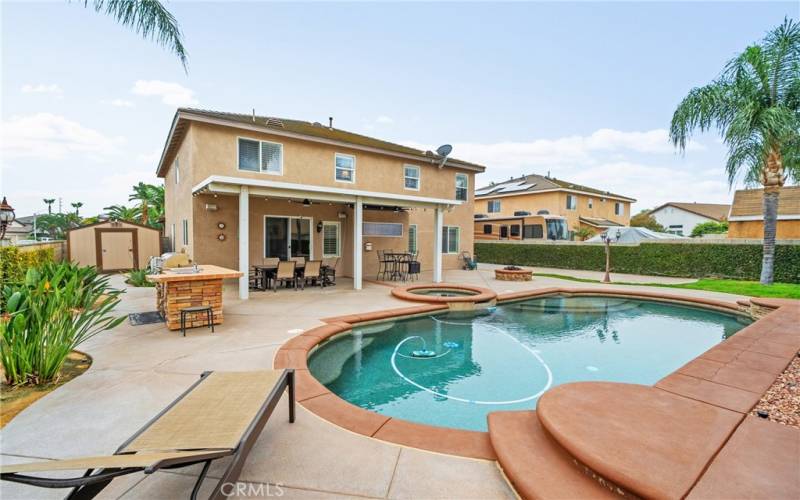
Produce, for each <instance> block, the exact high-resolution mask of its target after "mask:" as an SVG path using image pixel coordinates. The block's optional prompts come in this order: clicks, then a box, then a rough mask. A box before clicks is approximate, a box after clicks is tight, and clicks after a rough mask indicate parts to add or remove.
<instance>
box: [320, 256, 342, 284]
mask: <svg viewBox="0 0 800 500" xmlns="http://www.w3.org/2000/svg"><path fill="white" fill-rule="evenodd" d="M338 265H339V257H327V258H325V259H322V279H323V281H325V286H333V285H335V284H336V266H338Z"/></svg>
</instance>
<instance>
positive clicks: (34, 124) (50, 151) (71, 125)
mask: <svg viewBox="0 0 800 500" xmlns="http://www.w3.org/2000/svg"><path fill="white" fill-rule="evenodd" d="M0 137H2V151H3V154H4V156H6V157H8V158H14V157H33V158H44V159H50V160H53V159H62V158H64V157H66V156H67V155H69V154H75V153H77V154H84V155H87V156H90V157H93V158H98V157H103V156H107V155H110V154H114V153H116V152H118V146H119V145H120V144H121V143H122V142H124V140H123V139H122V138H119V137H117V138H113V137H108V136H106V135H104V134H103V133H101V132H98V131H96V130H94V129H90V128H88V127H84V126H83V125H81V124H80V123H78V122H75V121H72V120H69V119H67V118H65V117H63V116H60V115H54V114H52V113H36V114H34V115H29V116H14V117H11V119H10V120H7V121H5V120H4V121H3V122H2V124H0Z"/></svg>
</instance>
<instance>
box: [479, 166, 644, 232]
mask: <svg viewBox="0 0 800 500" xmlns="http://www.w3.org/2000/svg"><path fill="white" fill-rule="evenodd" d="M635 201H636V200H635V199H633V198H629V197H627V196H622V195H618V194H614V193H610V192H608V191H602V190H599V189H595V188H590V187H587V186H581V185H580V184H575V183H573V182H568V181H564V180H561V179H556V178H554V177H548V176H542V175H536V174H531V175H525V176H522V177H518V178H515V179H511V180H508V181H505V182H500V183H492V184H490V185H488V186H485V187H483V188H480V189H478V190H477V191H475V212H476V215H478V216H481V215H483V216H486V218H490V219H507V218H514V217H520V216H528V215H534V216H535V215H555V216H561V217H563V218H564V219H565V220H566V224H567V228H568V229H569V231H575V230H576V229H577V228H580V227H588V228H590V229H592V230H594V231H596V232H600V231H603V230H605V229H606V228H609V227H616V226H627V225H628V223H629V221H630V218H631V203H633V202H635ZM475 222H476V228H477V227H478V225H477V223H478V222H480V221H479V219H478V218H476V220H475Z"/></svg>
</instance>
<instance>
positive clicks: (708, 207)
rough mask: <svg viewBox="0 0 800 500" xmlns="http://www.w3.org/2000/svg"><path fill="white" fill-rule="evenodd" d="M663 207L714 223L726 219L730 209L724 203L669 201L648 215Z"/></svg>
mask: <svg viewBox="0 0 800 500" xmlns="http://www.w3.org/2000/svg"><path fill="white" fill-rule="evenodd" d="M664 207H676V208H680V209H681V210H685V211H686V212H691V213H693V214H697V215H700V216H702V217H707V218H709V219H714V220H716V221H721V220H724V219H727V218H728V212H729V211H730V209H731V206H730V205H728V204H726V203H681V202H675V201H670V202H668V203H664V204H663V205H661V206H660V207H658V208H654V209H653V210H651V211H650V213H653V212H657V211H659V210H661V209H662V208H664Z"/></svg>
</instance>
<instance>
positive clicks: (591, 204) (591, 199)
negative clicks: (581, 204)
mask: <svg viewBox="0 0 800 500" xmlns="http://www.w3.org/2000/svg"><path fill="white" fill-rule="evenodd" d="M589 208H594V199H593V198H589Z"/></svg>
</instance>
